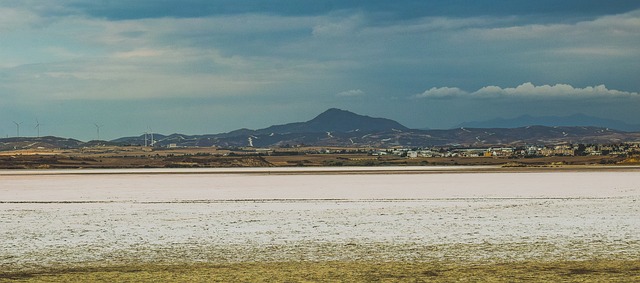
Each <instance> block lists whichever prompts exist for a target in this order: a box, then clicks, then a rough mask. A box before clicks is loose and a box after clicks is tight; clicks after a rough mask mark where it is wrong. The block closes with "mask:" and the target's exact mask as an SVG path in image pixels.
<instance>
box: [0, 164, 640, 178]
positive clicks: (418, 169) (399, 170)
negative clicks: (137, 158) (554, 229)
mask: <svg viewBox="0 0 640 283" xmlns="http://www.w3.org/2000/svg"><path fill="white" fill-rule="evenodd" d="M589 171H593V172H598V171H621V172H626V171H640V165H549V166H523V167H519V166H513V167H512V166H500V165H470V166H371V167H367V166H353V167H348V166H339V167H329V166H323V167H222V168H221V167H216V168H91V169H0V177H1V176H24V175H155V174H257V175H270V174H274V175H305V174H308V175H316V174H317V175H326V174H427V173H466V172H467V173H500V172H505V173H530V172H589Z"/></svg>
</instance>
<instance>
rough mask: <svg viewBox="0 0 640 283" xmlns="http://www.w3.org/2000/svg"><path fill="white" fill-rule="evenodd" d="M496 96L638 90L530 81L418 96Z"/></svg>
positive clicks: (626, 93)
mask: <svg viewBox="0 0 640 283" xmlns="http://www.w3.org/2000/svg"><path fill="white" fill-rule="evenodd" d="M463 96H464V97H475V98H496V97H614V96H617V97H624V96H640V93H638V92H629V91H620V90H615V89H608V88H607V87H606V86H605V85H596V86H587V87H584V88H579V87H574V86H572V85H569V84H555V85H539V86H536V85H534V84H533V83H531V82H526V83H523V84H521V85H519V86H517V87H506V88H502V87H499V86H485V87H482V88H480V89H478V90H476V91H474V92H467V91H464V90H461V89H460V88H457V87H440V88H436V87H433V88H431V89H429V90H427V91H425V92H423V93H421V94H418V95H415V96H414V97H418V98H455V97H463Z"/></svg>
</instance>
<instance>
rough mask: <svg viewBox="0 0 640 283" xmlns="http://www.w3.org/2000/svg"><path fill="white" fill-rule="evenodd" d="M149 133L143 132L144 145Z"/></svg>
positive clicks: (145, 145)
mask: <svg viewBox="0 0 640 283" xmlns="http://www.w3.org/2000/svg"><path fill="white" fill-rule="evenodd" d="M148 135H149V133H148V132H144V147H147V136H148Z"/></svg>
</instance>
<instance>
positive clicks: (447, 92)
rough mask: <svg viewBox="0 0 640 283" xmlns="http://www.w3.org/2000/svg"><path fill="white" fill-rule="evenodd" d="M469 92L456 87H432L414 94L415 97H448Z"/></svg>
mask: <svg viewBox="0 0 640 283" xmlns="http://www.w3.org/2000/svg"><path fill="white" fill-rule="evenodd" d="M466 94H469V93H468V92H466V91H464V90H461V89H459V88H457V87H439V88H437V87H432V88H430V89H428V90H426V91H425V92H423V93H421V94H417V95H415V97H417V98H449V97H457V96H462V95H466Z"/></svg>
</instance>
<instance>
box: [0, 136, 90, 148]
mask: <svg viewBox="0 0 640 283" xmlns="http://www.w3.org/2000/svg"><path fill="white" fill-rule="evenodd" d="M84 144H85V143H84V142H81V141H79V140H75V139H67V138H59V137H52V136H46V137H38V138H34V137H18V138H16V137H14V138H5V139H0V150H13V149H33V148H48V149H50V148H78V147H81V146H83V145H84Z"/></svg>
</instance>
